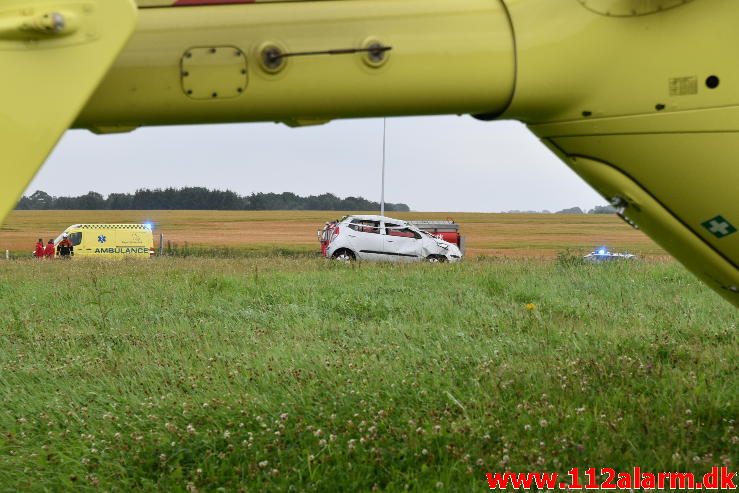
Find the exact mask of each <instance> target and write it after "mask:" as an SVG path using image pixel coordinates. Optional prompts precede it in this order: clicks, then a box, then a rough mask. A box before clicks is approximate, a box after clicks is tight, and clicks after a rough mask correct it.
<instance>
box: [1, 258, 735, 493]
mask: <svg viewBox="0 0 739 493" xmlns="http://www.w3.org/2000/svg"><path fill="white" fill-rule="evenodd" d="M0 327H1V330H0V337H1V340H0V343H1V345H0V395H1V396H2V407H1V408H0V491H8V492H10V491H19V490H23V491H69V490H72V489H74V490H78V491H87V490H90V491H136V490H142V491H190V492H194V491H242V490H243V491H316V492H327V491H328V492H330V491H369V490H372V489H378V490H386V491H402V490H411V491H424V492H425V491H461V492H469V491H486V490H487V484H486V481H485V477H484V473H485V472H494V471H503V470H512V471H521V472H523V471H530V470H535V471H547V470H552V471H559V472H561V473H565V472H566V471H567V470H568V469H570V468H571V467H574V466H579V467H581V468H585V467H589V466H594V467H613V468H616V469H617V470H619V469H623V470H626V469H628V468H631V467H633V466H641V467H642V468H643V469H644V470H653V471H655V472H659V471H676V470H677V471H692V472H696V473H701V474H702V473H705V472H707V471H708V470H709V469H710V467H711V466H713V465H728V466H730V467H732V468H734V469H736V464H737V461H739V455H738V452H737V450H738V448H739V438H737V435H739V430H737V423H736V422H735V419H736V418H737V416H739V403H738V401H739V399H738V395H739V394H738V393H737V384H738V383H739V382H738V374H739V372H737V369H738V368H737V366H738V364H739V345H738V344H737V310H736V309H735V308H733V307H732V306H730V305H729V304H728V303H727V302H725V301H723V300H721V299H720V298H719V297H718V296H717V295H716V294H714V293H713V292H711V291H710V290H709V289H707V288H705V287H704V286H703V285H702V284H701V283H700V282H698V281H697V280H696V279H694V278H693V277H692V276H691V275H690V274H688V273H687V272H686V271H685V270H684V269H683V268H682V267H680V266H679V265H677V264H675V263H671V262H666V263H642V262H637V263H632V264H620V265H598V266H592V265H581V264H579V263H577V262H570V261H568V259H567V257H566V256H563V257H562V258H560V260H559V261H558V262H530V261H528V262H527V261H504V260H495V259H485V258H480V259H477V260H471V261H468V262H465V263H463V264H459V265H427V264H424V265H379V264H352V265H342V264H335V263H331V262H326V261H323V260H321V259H313V258H308V257H301V256H292V257H291V256H282V257H275V258H269V257H254V258H233V259H208V258H195V257H190V258H163V259H155V260H152V261H151V262H123V261H122V262H110V263H101V262H95V261H89V262H84V261H72V262H64V261H54V262H35V261H30V260H29V261H11V262H0ZM219 488H221V489H220V490H219Z"/></svg>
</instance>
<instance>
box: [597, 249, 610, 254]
mask: <svg viewBox="0 0 739 493" xmlns="http://www.w3.org/2000/svg"><path fill="white" fill-rule="evenodd" d="M607 253H608V252H607V251H606V249H605V248H601V249H600V250H598V255H605V254H607Z"/></svg>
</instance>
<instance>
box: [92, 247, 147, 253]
mask: <svg viewBox="0 0 739 493" xmlns="http://www.w3.org/2000/svg"><path fill="white" fill-rule="evenodd" d="M95 253H111V254H115V253H146V254H148V253H149V249H148V248H147V247H125V248H121V247H115V248H96V249H95Z"/></svg>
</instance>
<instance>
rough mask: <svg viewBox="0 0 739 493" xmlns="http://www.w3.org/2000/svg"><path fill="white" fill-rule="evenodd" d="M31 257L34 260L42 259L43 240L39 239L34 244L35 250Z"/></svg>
mask: <svg viewBox="0 0 739 493" xmlns="http://www.w3.org/2000/svg"><path fill="white" fill-rule="evenodd" d="M33 256H34V257H36V258H44V240H42V239H41V238H39V239H38V242H36V250H35V251H34V252H33Z"/></svg>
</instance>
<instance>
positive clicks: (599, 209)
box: [506, 205, 616, 214]
mask: <svg viewBox="0 0 739 493" xmlns="http://www.w3.org/2000/svg"><path fill="white" fill-rule="evenodd" d="M506 213H507V214H615V213H616V209H614V208H613V207H611V206H610V205H596V206H595V207H593V208H592V209H590V210H589V211H585V210H583V209H581V208H580V207H570V208H567V209H562V210H561V211H557V212H554V213H553V212H552V211H548V210H546V209H545V210H543V211H518V210H513V211H506Z"/></svg>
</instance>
